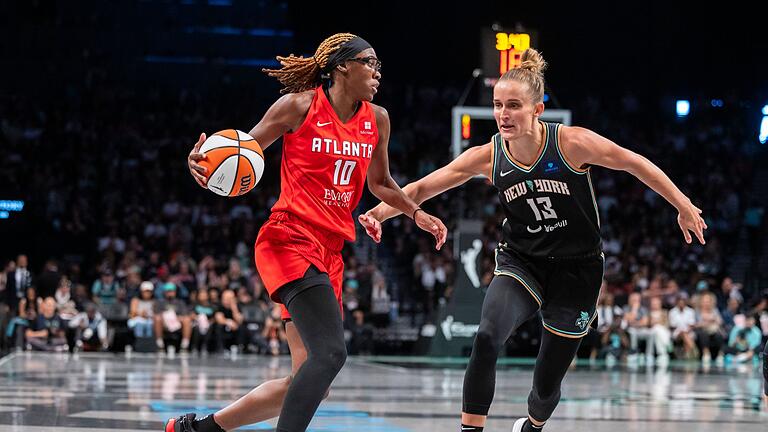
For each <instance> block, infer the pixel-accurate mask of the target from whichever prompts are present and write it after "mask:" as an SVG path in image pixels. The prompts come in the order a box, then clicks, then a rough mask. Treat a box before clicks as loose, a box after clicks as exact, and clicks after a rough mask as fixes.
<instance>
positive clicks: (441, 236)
mask: <svg viewBox="0 0 768 432" xmlns="http://www.w3.org/2000/svg"><path fill="white" fill-rule="evenodd" d="M413 221H414V222H416V225H417V226H418V227H419V228H421V229H423V230H424V231H427V232H430V233H432V235H433V236H435V241H436V243H437V244H436V245H435V249H437V250H440V248H441V247H442V246H443V244H445V239H446V237H448V229H447V228H446V227H445V225H443V221H441V220H440V219H438V218H436V217H434V216H432V215H431V214H429V213H427V212H425V211H424V210H421V209H419V210H417V211H416V214H415V215H414V218H413Z"/></svg>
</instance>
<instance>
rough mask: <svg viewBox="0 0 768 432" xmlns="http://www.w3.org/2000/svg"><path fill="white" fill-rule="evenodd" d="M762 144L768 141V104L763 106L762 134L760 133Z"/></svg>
mask: <svg viewBox="0 0 768 432" xmlns="http://www.w3.org/2000/svg"><path fill="white" fill-rule="evenodd" d="M758 139H759V140H760V144H765V142H766V141H768V105H766V106H764V107H763V121H761V122H760V134H759V135H758Z"/></svg>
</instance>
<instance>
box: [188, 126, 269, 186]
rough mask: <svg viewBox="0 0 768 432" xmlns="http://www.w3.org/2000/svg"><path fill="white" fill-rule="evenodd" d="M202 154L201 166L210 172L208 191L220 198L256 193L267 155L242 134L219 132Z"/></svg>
mask: <svg viewBox="0 0 768 432" xmlns="http://www.w3.org/2000/svg"><path fill="white" fill-rule="evenodd" d="M200 153H202V154H204V155H205V159H203V160H201V161H200V162H199V163H200V165H202V166H204V167H205V168H206V169H207V172H206V174H208V190H210V191H211V192H213V193H215V194H217V195H221V196H226V197H234V196H239V195H242V194H244V193H246V192H248V191H250V190H251V189H253V187H254V186H256V184H257V183H258V182H259V180H261V175H262V174H263V173H264V152H263V151H262V150H261V146H259V143H257V142H256V140H255V139H253V137H251V136H250V135H248V134H247V133H245V132H243V131H239V130H235V129H226V130H223V131H219V132H216V133H215V134H213V135H211V136H210V137H208V139H207V140H205V142H204V143H203V145H202V146H201V147H200Z"/></svg>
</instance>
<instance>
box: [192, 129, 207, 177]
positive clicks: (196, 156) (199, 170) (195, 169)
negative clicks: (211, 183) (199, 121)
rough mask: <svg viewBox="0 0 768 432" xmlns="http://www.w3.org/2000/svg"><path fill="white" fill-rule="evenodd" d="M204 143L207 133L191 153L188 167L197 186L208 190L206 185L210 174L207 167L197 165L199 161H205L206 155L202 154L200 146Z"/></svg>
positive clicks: (203, 134) (202, 134)
mask: <svg viewBox="0 0 768 432" xmlns="http://www.w3.org/2000/svg"><path fill="white" fill-rule="evenodd" d="M203 142H205V133H201V134H200V139H198V140H197V144H195V146H194V147H193V148H192V151H191V152H189V156H188V157H187V165H189V172H190V174H192V177H194V178H195V181H196V182H197V184H199V185H200V187H202V188H206V189H207V187H206V183H208V177H207V175H208V173H207V172H206V170H205V167H203V166H201V165H200V164H198V163H197V162H198V161H201V160H203V159H205V155H204V154H202V153H200V146H201V145H203Z"/></svg>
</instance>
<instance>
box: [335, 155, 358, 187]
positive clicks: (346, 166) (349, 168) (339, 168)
mask: <svg viewBox="0 0 768 432" xmlns="http://www.w3.org/2000/svg"><path fill="white" fill-rule="evenodd" d="M333 164H334V166H336V169H335V170H334V172H333V184H334V185H335V186H346V185H348V184H349V181H350V179H351V178H352V172H353V171H354V170H355V166H357V161H353V160H342V159H339V160H337V161H336V162H334V163H333Z"/></svg>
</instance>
